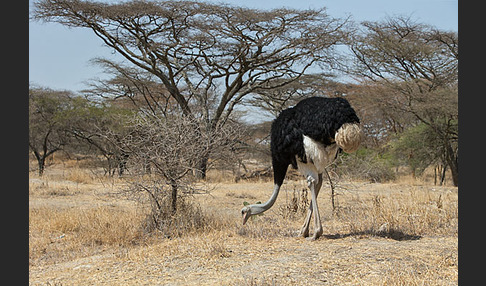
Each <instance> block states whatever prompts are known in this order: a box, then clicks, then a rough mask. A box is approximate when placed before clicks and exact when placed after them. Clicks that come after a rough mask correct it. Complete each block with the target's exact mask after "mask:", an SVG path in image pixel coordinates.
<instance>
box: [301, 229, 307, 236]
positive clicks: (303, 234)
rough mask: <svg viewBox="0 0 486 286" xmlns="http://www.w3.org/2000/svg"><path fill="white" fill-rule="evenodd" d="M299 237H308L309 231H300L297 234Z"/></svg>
mask: <svg viewBox="0 0 486 286" xmlns="http://www.w3.org/2000/svg"><path fill="white" fill-rule="evenodd" d="M299 236H300V237H308V236H309V229H301V230H300V232H299Z"/></svg>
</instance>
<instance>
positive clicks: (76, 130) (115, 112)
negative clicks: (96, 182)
mask: <svg viewBox="0 0 486 286" xmlns="http://www.w3.org/2000/svg"><path fill="white" fill-rule="evenodd" d="M71 102H72V103H71V104H72V106H73V108H72V111H71V113H70V117H71V119H70V121H69V125H68V126H66V132H67V133H68V134H69V135H70V136H72V137H73V138H75V139H77V141H78V142H80V144H82V145H84V146H87V148H89V149H90V150H93V149H94V153H95V154H100V155H102V156H103V157H104V158H105V159H106V163H107V164H106V168H105V170H106V173H107V174H109V175H114V174H115V171H118V175H123V173H124V171H125V170H126V168H127V165H126V164H127V158H128V156H129V154H128V153H127V151H126V150H124V149H122V148H120V144H119V142H120V141H121V140H122V139H123V138H124V137H125V136H128V135H129V134H128V133H129V130H128V128H127V126H126V124H127V120H128V118H131V117H132V116H133V114H135V113H136V111H134V110H133V108H129V107H124V106H118V105H116V104H113V102H110V101H109V100H103V99H102V100H93V99H88V98H85V97H81V96H78V97H76V98H74V99H73V100H72V101H71Z"/></svg>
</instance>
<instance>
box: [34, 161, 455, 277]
mask: <svg viewBox="0 0 486 286" xmlns="http://www.w3.org/2000/svg"><path fill="white" fill-rule="evenodd" d="M67 166H68V167H67ZM216 177H218V175H217V176H216ZM218 181H219V182H218V183H216V184H212V187H213V189H212V191H211V192H210V193H205V194H196V195H194V196H193V197H189V198H188V200H190V201H191V202H192V203H193V204H194V205H195V206H196V207H197V208H199V210H200V211H201V215H203V216H205V217H208V218H210V220H211V222H210V223H209V224H207V225H206V226H205V227H203V228H201V229H199V230H197V231H185V232H184V233H181V235H179V236H176V237H172V238H170V239H168V238H166V237H165V236H164V235H163V234H162V233H158V232H155V233H154V232H151V233H147V232H146V231H145V230H144V227H143V225H144V223H145V222H146V221H145V219H146V216H145V215H146V210H144V209H143V208H140V204H137V203H136V202H133V201H129V200H126V199H125V198H124V197H122V196H120V195H119V194H118V190H119V189H121V188H123V187H124V180H123V179H117V178H106V177H104V176H102V175H100V174H99V173H97V172H94V171H92V170H90V169H86V168H83V167H82V165H80V164H75V163H73V162H70V163H69V164H58V165H53V166H50V168H48V169H47V170H46V174H45V176H44V177H43V178H39V177H37V176H36V174H35V173H31V177H30V183H29V197H30V201H29V205H30V207H29V279H30V280H29V281H30V284H31V285H81V284H84V285H86V284H90V285H161V284H162V285H190V284H195V285H316V284H317V285H456V284H457V271H458V253H457V230H458V212H457V209H458V206H457V201H458V199H457V188H454V187H450V186H443V187H437V186H433V185H428V184H425V183H423V182H417V181H411V180H407V181H406V182H405V181H401V182H400V183H387V184H369V183H364V182H348V181H343V182H339V185H338V189H337V197H336V204H337V208H336V210H335V211H334V212H333V210H332V208H331V204H330V189H329V186H328V185H326V184H324V185H323V189H322V191H321V194H320V196H319V208H320V212H321V218H322V221H323V226H324V235H323V237H322V238H321V239H319V240H317V241H314V242H312V241H308V240H305V239H302V238H299V237H297V231H298V230H299V229H300V226H301V224H302V223H303V217H304V215H305V208H306V206H307V205H308V203H306V201H305V198H306V196H305V192H304V193H303V191H302V190H303V189H305V184H304V182H302V181H289V182H287V183H285V184H284V186H283V188H282V192H281V194H280V196H279V198H278V200H277V202H276V204H275V206H274V207H273V208H272V209H270V210H269V211H268V212H266V213H264V214H263V215H261V216H256V217H255V219H252V220H250V221H249V222H248V223H247V224H246V225H245V226H242V225H241V221H240V217H239V211H240V209H241V207H243V202H244V201H248V202H251V203H254V202H256V201H264V200H266V199H268V197H269V196H270V193H271V190H272V185H273V183H272V182H265V181H259V182H246V183H245V182H240V183H232V181H231V180H229V179H224V180H223V179H222V178H219V179H218ZM311 232H312V225H311Z"/></svg>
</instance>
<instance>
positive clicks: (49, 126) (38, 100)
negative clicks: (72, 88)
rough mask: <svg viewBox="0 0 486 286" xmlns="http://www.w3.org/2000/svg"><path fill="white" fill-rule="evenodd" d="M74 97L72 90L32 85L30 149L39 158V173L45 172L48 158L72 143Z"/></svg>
mask: <svg viewBox="0 0 486 286" xmlns="http://www.w3.org/2000/svg"><path fill="white" fill-rule="evenodd" d="M72 96H73V95H72V93H71V92H69V91H55V90H51V89H47V88H40V87H31V88H29V149H30V151H31V152H32V153H33V154H34V156H35V158H36V159H37V163H38V167H39V176H42V175H43V174H44V169H45V167H46V159H47V158H48V157H49V156H52V154H54V153H55V152H57V151H59V150H62V149H63V148H64V146H65V145H66V144H67V143H68V140H69V136H68V135H67V133H66V127H67V125H68V124H69V112H70V111H71V110H72V106H71V104H70V102H71V98H72Z"/></svg>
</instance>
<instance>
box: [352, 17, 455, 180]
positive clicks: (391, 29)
mask: <svg viewBox="0 0 486 286" xmlns="http://www.w3.org/2000/svg"><path fill="white" fill-rule="evenodd" d="M361 27H362V29H361V30H360V31H359V32H357V33H355V34H354V35H353V36H352V37H351V39H350V42H349V46H350V48H351V51H352V53H353V54H354V59H353V61H354V62H353V65H350V66H351V67H352V68H351V69H350V70H348V71H349V72H350V73H351V74H352V75H354V76H356V77H357V78H358V79H360V80H362V85H363V87H364V88H366V87H370V88H372V89H374V90H375V91H379V92H378V93H377V94H376V96H374V97H372V98H373V100H375V104H376V105H377V106H380V109H381V111H382V112H388V113H389V114H391V113H393V117H392V118H393V119H394V121H390V122H389V124H392V125H395V126H396V127H400V128H403V127H404V126H416V125H418V124H421V123H423V124H425V125H427V126H428V127H429V130H430V132H432V133H433V135H434V136H435V137H436V139H437V140H439V141H440V142H441V145H442V148H440V152H443V154H442V157H443V158H445V161H446V162H447V165H448V166H449V169H450V170H451V173H452V181H453V183H454V185H456V186H457V184H458V174H459V169H458V144H457V142H458V61H459V58H458V37H457V33H454V32H446V31H440V30H437V29H435V28H433V27H431V26H428V25H423V24H418V23H415V22H413V21H412V20H411V19H409V18H404V17H395V18H388V19H386V20H384V21H382V22H363V23H362V25H361ZM368 94H371V93H368ZM400 113H401V114H403V115H404V117H405V118H406V120H404V121H402V122H401V123H402V124H407V125H403V126H400V124H396V123H397V120H400V119H399V118H398V117H397V116H396V115H397V114H400Z"/></svg>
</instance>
